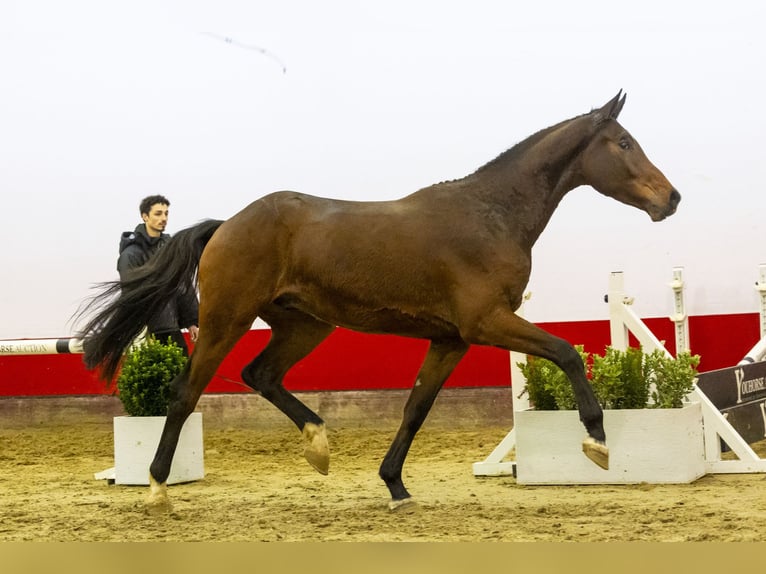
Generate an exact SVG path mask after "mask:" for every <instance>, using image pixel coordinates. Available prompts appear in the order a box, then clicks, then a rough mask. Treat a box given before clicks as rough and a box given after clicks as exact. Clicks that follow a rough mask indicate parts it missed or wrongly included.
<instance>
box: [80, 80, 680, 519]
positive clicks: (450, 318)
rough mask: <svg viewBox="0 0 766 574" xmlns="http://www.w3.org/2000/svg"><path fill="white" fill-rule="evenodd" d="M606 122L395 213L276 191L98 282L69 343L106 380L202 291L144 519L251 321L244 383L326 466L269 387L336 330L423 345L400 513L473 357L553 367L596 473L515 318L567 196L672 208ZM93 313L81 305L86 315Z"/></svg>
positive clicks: (597, 439) (578, 373) (533, 330)
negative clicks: (176, 302)
mask: <svg viewBox="0 0 766 574" xmlns="http://www.w3.org/2000/svg"><path fill="white" fill-rule="evenodd" d="M624 103H625V96H624V95H622V91H620V92H619V93H618V94H617V96H615V97H614V98H612V99H611V100H610V101H609V102H607V103H606V104H605V105H604V106H603V107H600V108H597V109H593V110H591V111H590V112H588V113H585V114H582V115H579V116H577V117H574V118H572V119H569V120H566V121H563V122H561V123H558V124H556V125H554V126H551V127H549V128H547V129H544V130H542V131H540V132H538V133H536V134H534V135H532V136H531V137H529V138H527V139H526V140H524V141H522V142H521V143H519V144H517V145H516V146H514V147H512V148H510V149H508V150H507V151H505V152H504V153H502V154H501V155H499V156H498V157H497V158H496V159H494V160H492V161H490V162H489V163H487V164H486V165H484V166H483V167H480V168H479V169H478V170H477V171H475V172H474V173H472V174H470V175H468V176H466V177H464V178H462V179H458V180H453V181H445V182H442V183H437V184H435V185H432V186H430V187H426V188H423V189H421V190H419V191H416V192H415V193H412V194H411V195H408V196H406V197H403V198H401V199H398V200H393V201H371V202H357V201H343V200H334V199H323V198H319V197H312V196H309V195H305V194H301V193H296V192H291V191H281V192H276V193H273V194H270V195H267V196H265V197H262V198H260V199H258V200H256V201H254V202H253V203H251V204H250V205H248V206H247V207H245V208H244V209H243V210H242V211H240V212H239V213H237V214H235V215H234V216H233V217H231V218H230V219H228V220H226V221H218V220H206V221H203V222H201V223H199V224H197V225H195V226H192V227H190V228H187V229H184V230H182V231H180V232H179V233H177V234H176V235H175V236H174V237H173V238H172V239H171V240H170V242H169V243H168V244H167V245H166V246H165V247H163V249H162V250H160V251H159V252H158V253H157V254H156V256H155V257H154V258H153V259H152V260H150V261H149V262H148V263H147V264H146V265H145V266H143V267H142V268H140V269H139V270H138V271H137V272H136V274H135V275H134V276H133V277H132V278H129V279H127V280H126V281H125V282H123V283H120V282H117V281H115V282H110V283H106V284H102V288H101V290H100V291H99V292H98V294H97V295H96V296H95V297H93V298H92V299H91V304H90V307H89V308H86V312H89V313H94V314H95V316H93V317H92V318H91V319H90V320H89V322H88V323H87V325H86V326H85V327H84V328H83V329H82V331H81V336H82V337H83V339H84V350H85V352H84V361H85V363H86V366H87V367H88V368H89V369H94V368H100V371H101V376H102V377H103V378H105V379H106V380H111V379H112V378H113V376H114V375H115V373H116V372H117V370H118V368H119V364H120V360H121V357H122V355H123V353H124V352H125V350H126V349H127V348H128V346H129V345H130V343H131V341H132V340H133V339H134V338H135V337H136V336H137V335H138V334H139V332H140V331H141V329H142V328H143V326H144V325H145V324H146V323H147V320H148V318H149V317H150V316H152V315H154V314H155V313H157V312H158V310H159V309H161V308H162V307H163V306H164V305H165V304H166V303H167V302H168V301H169V300H170V298H172V297H173V296H174V294H175V293H176V291H177V289H179V288H192V289H193V288H195V285H196V288H198V289H199V298H200V315H199V317H200V321H199V326H200V330H199V340H198V341H197V343H196V345H195V347H194V350H193V353H192V355H191V357H190V359H189V361H188V362H187V364H186V367H185V369H184V370H183V372H182V373H181V374H179V375H178V377H176V378H175V379H174V381H173V382H172V391H171V402H170V406H169V409H168V415H167V420H166V423H165V427H164V430H163V433H162V437H161V439H160V443H159V446H158V448H157V451H156V454H155V457H154V459H153V461H152V463H151V465H150V468H149V471H150V492H149V497H148V499H147V504H148V507H149V508H150V509H152V508H153V509H159V510H167V509H169V508H170V502H169V500H168V497H167V485H166V481H167V478H168V474H169V472H170V464H171V461H172V458H173V454H174V452H175V448H176V444H177V442H178V437H179V433H180V431H181V427H182V426H183V424H184V421H185V420H186V418H187V417H188V415H189V414H190V413H191V412H192V411H193V410H194V408H195V407H196V405H197V402H198V400H199V397H200V395H201V394H202V392H203V390H204V389H205V387H206V386H207V384H208V383H209V381H210V380H211V378H212V377H213V376H214V374H215V372H216V369H217V368H218V366H219V365H220V363H221V361H222V360H223V359H224V357H226V355H227V354H228V353H229V352H230V351H231V350H232V348H233V347H234V345H235V343H236V342H237V341H238V340H239V339H240V338H241V337H242V336H243V335H244V334H245V333H246V332H247V331H248V330H249V329H250V328H251V326H252V323H253V321H254V320H255V319H256V317H261V318H262V319H263V320H264V321H265V322H266V323H268V325H269V326H270V327H271V339H270V341H269V343H268V345H267V346H266V347H265V349H264V350H263V351H262V352H261V353H260V354H259V355H258V356H256V357H255V358H254V359H253V360H252V362H250V363H249V364H248V365H247V366H245V367H244V369H243V371H242V379H243V381H244V382H245V383H247V385H249V386H250V387H252V389H254V390H255V391H257V392H259V393H261V394H262V395H263V397H265V398H266V399H267V400H269V401H270V402H271V403H273V404H274V405H275V406H276V407H277V408H278V409H279V410H281V411H282V412H283V413H284V414H285V415H287V416H288V417H289V418H290V419H291V420H292V421H293V423H295V425H296V426H297V427H298V429H299V430H300V431H301V432H302V435H303V437H304V439H305V452H304V454H305V457H306V459H307V460H308V462H309V463H310V464H311V465H312V466H313V467H314V468H315V469H316V470H318V471H319V472H321V473H323V474H326V473H327V472H328V468H329V447H328V443H327V437H326V432H325V423H324V421H323V420H322V418H321V417H319V416H318V415H317V414H316V413H315V412H313V411H312V410H311V409H310V408H308V407H307V406H306V405H305V404H303V403H302V402H301V401H300V400H299V399H298V398H296V397H295V396H294V395H293V394H291V393H290V392H288V391H287V390H286V389H285V388H284V386H283V385H282V381H283V378H284V376H285V374H286V373H287V372H288V371H289V370H290V368H291V367H292V366H293V365H295V364H296V363H297V362H298V361H300V360H301V359H303V358H304V357H306V356H307V355H308V354H309V353H311V352H312V351H313V350H314V348H315V347H316V346H317V345H319V343H321V342H322V341H323V340H324V339H325V338H326V337H328V336H329V335H330V333H332V332H333V330H334V329H335V328H336V326H341V327H345V328H347V329H352V330H356V331H361V332H365V333H383V334H396V335H401V336H407V337H416V338H423V339H428V340H429V341H430V345H429V348H428V351H427V354H426V357H425V360H424V362H423V364H422V367H421V368H420V371H419V373H418V374H417V378H416V380H415V383H414V387H413V389H412V391H411V393H410V395H409V398H408V399H407V401H406V405H405V407H404V414H403V419H402V422H401V425H400V427H399V429H398V431H397V433H396V436H395V438H394V440H393V442H392V444H391V446H390V448H389V450H388V452H387V454H386V455H385V457H384V459H383V461H382V464H381V466H380V470H379V474H380V477H381V478H382V480H383V481H384V482H385V484H386V486H387V487H388V490H389V492H390V495H391V501H390V503H389V506H390V507H391V508H392V509H395V508H397V507H399V506H401V505H404V504H407V503H409V502H411V501H412V499H411V496H410V494H409V492H408V491H407V489H406V488H405V486H404V483H403V482H402V467H403V465H404V461H405V458H406V456H407V452H408V450H409V448H410V445H411V444H412V441H413V439H414V437H415V434H416V433H417V432H418V430H419V429H420V427H421V425H422V423H423V421H424V420H425V418H426V415H427V414H428V412H429V410H430V408H431V406H432V405H433V402H434V400H435V398H436V396H437V393H438V392H439V390H440V389H441V387H442V385H443V383H444V382H445V380H446V379H447V377H448V376H449V375H450V373H451V372H452V370H453V369H454V368H455V366H456V365H457V364H458V362H459V361H460V360H461V358H462V357H463V356H464V355H465V353H466V351H468V348H469V345H492V346H495V347H499V348H502V349H505V350H509V351H511V350H513V351H517V352H520V353H525V354H530V355H536V356H539V357H544V358H546V359H550V360H551V361H553V362H554V363H555V364H556V365H558V366H559V367H561V369H563V371H564V372H565V373H566V374H567V376H568V377H569V380H570V381H571V384H572V386H573V388H574V391H575V396H576V398H577V405H578V410H579V415H580V420H581V421H582V423H583V425H584V427H585V430H586V431H587V436H586V438H585V440H584V441H583V451H584V453H585V455H586V456H588V457H589V458H590V459H591V460H592V461H593V462H595V463H596V464H598V465H600V466H601V467H603V468H608V464H609V451H608V448H607V446H606V436H605V433H604V428H603V422H602V420H603V413H602V410H601V407H600V406H599V404H598V402H597V401H596V398H595V397H594V394H593V390H592V389H591V387H590V385H589V383H588V381H587V379H586V376H585V373H584V369H583V364H582V361H581V359H580V355H579V354H578V353H577V352H576V351H575V349H574V348H573V347H572V345H571V344H570V343H568V342H566V341H564V340H562V339H560V338H557V337H554V336H552V335H550V334H548V333H546V332H545V331H543V330H542V329H540V328H538V327H537V326H535V325H533V324H531V323H530V322H528V321H526V320H524V319H523V318H521V317H520V316H518V315H516V314H515V313H514V311H515V310H516V309H517V308H518V307H519V305H520V303H521V297H522V292H523V290H524V288H525V286H526V285H527V281H528V279H529V275H530V269H531V250H532V246H533V245H534V243H535V241H536V240H537V238H538V237H539V235H540V233H542V231H543V229H544V228H545V226H546V224H547V223H548V221H549V219H550V217H551V215H552V214H553V212H554V210H555V209H556V206H557V205H558V204H559V202H560V201H561V199H562V198H563V197H564V195H565V194H566V193H567V192H569V191H570V190H572V189H574V188H576V187H578V186H581V185H588V186H591V187H593V188H595V189H596V190H597V191H599V192H600V193H602V194H604V195H606V196H609V197H612V198H614V199H616V200H618V201H620V202H623V203H625V204H628V205H632V206H634V207H636V208H639V209H641V210H643V211H645V212H646V213H647V214H648V215H649V216H650V217H651V219H652V220H653V221H661V220H663V219H665V218H666V217H668V216H669V215H671V214H673V213H674V212H675V211H676V207H677V206H678V203H679V201H680V199H681V196H680V194H679V193H678V191H677V190H676V189H675V188H674V187H673V186H672V185H671V184H670V182H669V181H668V179H667V178H666V177H665V176H664V175H663V174H662V172H660V171H659V169H657V167H655V166H654V165H653V164H652V163H651V162H650V161H649V159H648V158H647V157H646V155H645V154H644V152H643V151H642V149H641V147H640V146H639V144H638V142H636V140H635V139H633V137H632V136H631V135H630V134H629V133H628V132H627V131H626V130H625V128H623V127H622V126H621V125H620V124H619V123H618V122H617V117H618V115H619V113H620V111H621V109H622V107H623V105H624ZM94 306H95V307H94Z"/></svg>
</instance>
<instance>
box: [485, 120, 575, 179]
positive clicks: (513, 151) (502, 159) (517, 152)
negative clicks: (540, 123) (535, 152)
mask: <svg viewBox="0 0 766 574" xmlns="http://www.w3.org/2000/svg"><path fill="white" fill-rule="evenodd" d="M586 115H588V114H582V115H580V116H576V117H574V118H570V119H568V120H564V121H562V122H559V123H557V124H554V125H552V126H550V127H547V128H543V129H542V130H540V131H539V132H537V133H534V134H532V135H531V136H529V137H528V138H526V139H524V140H522V141H520V142H519V143H517V144H516V145H514V146H513V147H511V148H509V149H507V150H505V151H504V152H502V153H501V154H500V155H498V156H497V157H496V158H495V159H492V160H490V161H488V162H487V163H485V164H484V165H482V166H481V167H479V168H478V169H477V170H476V171H474V172H473V173H472V174H471V175H474V174H479V173H482V172H484V171H486V170H488V169H491V168H493V167H495V166H497V165H498V164H500V163H502V164H506V163H508V162H512V161H513V160H514V158H516V157H520V156H523V155H524V154H526V153H527V151H528V150H529V149H530V148H532V147H534V146H535V145H536V144H537V143H538V142H540V140H542V139H544V138H545V137H546V136H547V135H548V134H550V133H551V132H554V131H556V130H557V129H559V128H560V127H561V126H563V125H564V124H568V123H570V122H573V121H575V120H577V119H579V118H581V117H583V116H586Z"/></svg>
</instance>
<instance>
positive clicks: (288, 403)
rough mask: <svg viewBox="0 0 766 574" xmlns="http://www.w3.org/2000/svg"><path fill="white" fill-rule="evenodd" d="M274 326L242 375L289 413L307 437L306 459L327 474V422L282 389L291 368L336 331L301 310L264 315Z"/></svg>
mask: <svg viewBox="0 0 766 574" xmlns="http://www.w3.org/2000/svg"><path fill="white" fill-rule="evenodd" d="M262 317H263V318H264V320H266V322H268V323H269V325H270V326H271V339H270V340H269V344H268V345H267V346H266V348H265V349H264V350H263V351H262V352H261V354H260V355H258V356H257V357H256V358H255V359H254V360H253V361H252V362H251V363H250V364H249V365H247V366H246V367H245V368H244V369H243V371H242V380H244V381H245V383H247V384H248V385H249V386H250V387H252V388H253V389H255V390H256V391H258V392H260V393H261V395H262V396H263V397H264V398H265V399H267V400H268V401H269V402H271V403H272V404H273V405H274V406H276V407H277V408H278V409H279V410H280V411H282V412H283V413H285V414H286V415H287V416H288V417H289V418H290V420H291V421H293V422H294V423H295V425H296V426H297V427H298V429H299V430H300V431H301V432H302V433H303V438H304V439H305V441H306V448H305V450H304V456H305V457H306V460H307V461H308V462H309V463H310V464H311V466H313V467H314V468H315V469H316V470H317V471H319V472H320V473H322V474H327V472H328V470H329V465H330V450H329V447H328V444H327V434H326V431H325V426H324V421H323V420H322V419H321V418H320V417H319V416H318V415H317V414H316V413H315V412H314V411H312V410H311V409H310V408H308V407H307V406H306V405H305V404H303V403H302V402H301V401H300V400H298V399H297V398H296V397H295V396H294V395H293V394H292V393H290V392H289V391H288V390H287V389H285V388H284V386H283V385H282V381H283V379H284V377H285V375H286V374H287V371H289V370H290V368H291V367H292V366H293V365H294V364H295V363H297V362H298V361H300V360H301V359H303V358H304V357H305V356H306V355H308V354H309V353H310V352H311V351H313V350H314V349H315V348H316V346H317V345H319V343H321V342H322V341H324V340H325V339H326V338H327V336H328V335H329V334H330V333H332V332H333V330H334V327H333V326H332V325H329V324H327V323H323V322H322V321H319V320H317V319H315V318H314V317H311V316H310V315H306V314H305V313H302V312H300V311H297V310H285V309H280V308H272V309H271V310H269V311H267V312H265V313H263V314H262Z"/></svg>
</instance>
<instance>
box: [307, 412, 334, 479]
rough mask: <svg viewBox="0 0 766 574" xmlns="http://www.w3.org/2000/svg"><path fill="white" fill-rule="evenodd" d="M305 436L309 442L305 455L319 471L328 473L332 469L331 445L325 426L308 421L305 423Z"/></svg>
mask: <svg viewBox="0 0 766 574" xmlns="http://www.w3.org/2000/svg"><path fill="white" fill-rule="evenodd" d="M303 438H304V439H305V440H306V442H307V443H308V444H307V445H306V448H305V449H304V451H303V456H304V457H305V458H306V460H307V461H308V462H309V464H310V465H311V466H313V467H314V469H315V470H316V471H317V472H319V473H321V474H327V473H328V472H329V471H330V446H329V444H328V443H327V432H326V431H325V426H324V425H323V424H321V425H317V424H314V423H306V424H305V425H303Z"/></svg>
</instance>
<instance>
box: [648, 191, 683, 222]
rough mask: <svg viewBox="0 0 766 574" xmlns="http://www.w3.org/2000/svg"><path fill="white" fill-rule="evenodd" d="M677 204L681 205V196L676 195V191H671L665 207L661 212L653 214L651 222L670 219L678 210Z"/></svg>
mask: <svg viewBox="0 0 766 574" xmlns="http://www.w3.org/2000/svg"><path fill="white" fill-rule="evenodd" d="M679 203H681V194H680V193H678V190H676V189H673V190H671V192H670V197H668V203H667V206H666V207H665V209H664V210H663V211H661V212H658V213H656V214H654V215H653V216H652V221H662V220H663V219H665V218H667V217H670V216H671V215H673V214H674V213H675V212H676V210H677V209H678V204H679Z"/></svg>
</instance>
